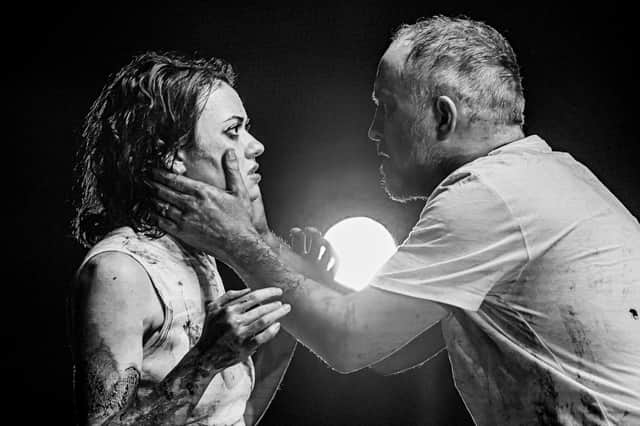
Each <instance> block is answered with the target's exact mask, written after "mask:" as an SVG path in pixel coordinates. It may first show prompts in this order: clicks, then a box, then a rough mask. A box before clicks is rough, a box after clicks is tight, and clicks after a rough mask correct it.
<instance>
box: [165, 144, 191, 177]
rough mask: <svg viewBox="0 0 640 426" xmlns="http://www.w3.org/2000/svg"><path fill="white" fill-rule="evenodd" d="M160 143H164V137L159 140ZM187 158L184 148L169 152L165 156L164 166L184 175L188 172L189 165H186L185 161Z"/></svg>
mask: <svg viewBox="0 0 640 426" xmlns="http://www.w3.org/2000/svg"><path fill="white" fill-rule="evenodd" d="M158 143H159V144H164V141H163V140H162V139H159V140H158ZM186 159H187V155H186V151H185V150H184V148H179V149H178V150H177V151H176V152H175V154H173V153H171V154H167V155H166V156H165V157H164V160H163V162H164V167H165V168H166V169H167V170H169V171H171V172H173V173H175V174H178V175H183V174H185V173H186V172H187V167H186V165H185V161H186Z"/></svg>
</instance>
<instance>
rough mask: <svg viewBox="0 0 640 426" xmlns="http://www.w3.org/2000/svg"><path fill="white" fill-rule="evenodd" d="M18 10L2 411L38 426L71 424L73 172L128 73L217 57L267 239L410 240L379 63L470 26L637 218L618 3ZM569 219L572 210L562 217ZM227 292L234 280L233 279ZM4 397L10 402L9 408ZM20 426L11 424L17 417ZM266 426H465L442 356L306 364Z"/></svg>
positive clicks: (410, 211) (530, 110) (627, 34)
mask: <svg viewBox="0 0 640 426" xmlns="http://www.w3.org/2000/svg"><path fill="white" fill-rule="evenodd" d="M423 3H424V5H423V6H402V5H401V2H398V1H395V2H385V3H383V2H379V4H376V5H373V4H364V5H360V6H356V5H353V4H352V3H349V5H348V2H346V1H345V2H342V3H337V4H333V5H328V4H326V3H324V5H323V6H313V7H312V6H304V5H303V4H302V3H301V4H299V5H298V6H297V7H293V8H292V7H284V6H265V5H263V4H262V3H259V2H256V3H255V4H253V3H252V2H243V3H241V4H238V5H231V4H226V5H216V4H215V3H214V2H197V3H186V2H179V5H178V6H172V7H164V6H159V5H157V4H156V5H151V4H149V5H146V6H142V5H139V4H137V3H136V4H134V3H133V2H132V3H131V4H116V3H110V4H104V5H94V6H84V7H71V6H61V5H59V4H57V5H56V6H55V7H53V6H46V7H43V6H36V5H35V4H32V3H26V2H25V3H24V4H22V5H18V6H17V8H14V9H13V10H9V9H5V10H4V11H3V19H2V21H3V25H2V30H1V31H2V36H3V37H2V39H3V41H4V43H3V52H2V56H3V57H4V61H5V64H4V65H3V66H2V74H3V85H2V90H3V94H4V95H5V96H4V97H3V102H1V104H2V105H3V106H2V108H3V117H4V120H6V121H5V123H4V128H5V129H8V131H6V130H5V131H4V132H3V137H4V140H3V145H2V146H3V148H4V149H5V157H4V166H5V173H4V176H5V177H4V179H3V182H4V191H5V193H7V194H8V199H9V202H7V203H6V204H5V203H3V204H4V208H3V210H4V211H5V213H6V214H5V215H4V216H5V219H4V220H5V229H6V231H8V232H7V233H6V234H5V235H7V236H8V238H7V237H5V238H6V239H5V244H4V245H5V246H6V247H5V248H6V249H7V251H5V256H4V258H5V260H6V261H8V263H7V265H6V266H5V275H4V277H5V280H4V288H5V289H6V291H4V292H3V300H2V302H3V303H2V305H3V309H2V312H3V314H4V315H5V319H4V321H3V326H2V330H3V337H2V342H3V349H2V351H1V352H0V356H2V362H1V365H2V368H3V372H2V377H3V379H4V380H3V384H2V387H3V388H4V390H5V397H4V398H3V399H4V402H5V403H7V406H6V408H5V409H4V410H3V414H2V416H3V417H4V415H5V413H14V414H16V415H17V416H18V417H19V418H21V419H22V420H23V422H24V423H27V424H37V423H44V422H53V421H56V423H58V421H59V422H60V423H63V424H68V423H70V422H71V361H70V356H69V350H68V346H67V341H66V335H65V321H64V320H65V317H64V301H65V295H66V288H67V285H68V282H69V280H70V278H71V276H72V274H73V272H74V269H75V268H76V267H77V265H78V264H79V262H80V260H81V258H82V256H83V254H84V250H83V249H82V248H81V247H80V246H78V245H77V244H76V243H75V242H74V241H73V240H72V239H71V238H70V237H69V234H70V231H69V222H70V220H71V217H72V213H73V209H72V200H73V196H74V194H73V191H72V162H73V157H74V153H75V150H76V147H77V142H78V133H79V129H80V126H81V123H82V120H83V116H84V114H86V112H87V111H88V108H89V106H90V104H91V102H92V101H93V100H94V99H95V97H96V96H97V95H98V93H99V91H100V90H101V88H102V86H103V85H104V84H105V83H106V81H107V78H108V76H109V75H110V74H112V73H114V72H115V71H117V70H118V69H119V68H120V67H121V66H122V65H124V64H125V63H127V62H128V61H129V60H130V58H131V57H132V55H134V54H138V53H141V52H143V51H146V50H173V51H178V52H182V53H186V54H191V53H195V54H197V55H200V56H206V57H208V56H219V57H223V58H225V59H227V60H228V61H230V62H231V63H232V64H233V65H234V67H235V69H236V71H237V72H238V73H239V82H238V86H237V89H238V91H239V93H240V95H241V96H242V98H243V100H244V102H245V106H246V108H247V110H248V112H249V114H250V115H251V116H252V121H253V130H254V134H255V135H256V137H257V138H258V139H260V140H261V141H262V142H263V143H264V144H265V146H266V152H265V154H264V155H263V156H262V157H261V159H260V164H261V172H262V175H263V181H262V183H261V186H262V191H263V194H264V197H265V205H266V208H267V212H268V215H269V219H270V223H271V226H272V228H273V229H274V230H275V231H277V232H278V233H280V234H281V235H286V234H287V231H288V229H289V228H290V227H292V226H300V225H309V224H312V225H315V226H317V227H318V228H320V229H321V230H323V231H324V230H326V229H327V228H328V227H329V226H330V225H332V224H333V223H335V222H336V221H338V220H339V219H342V218H344V217H347V216H353V215H367V216H370V217H373V218H375V219H377V220H379V221H380V222H382V223H383V224H385V225H386V226H387V227H388V228H389V230H390V231H391V232H392V233H393V235H394V237H395V238H396V240H397V241H400V240H402V239H403V238H404V237H405V236H406V234H407V233H408V231H409V229H410V227H411V226H412V224H413V223H414V221H415V219H416V217H417V214H418V213H419V210H420V208H421V204H420V203H410V204H406V205H400V204H395V203H393V202H391V201H389V200H388V199H387V198H386V197H385V194H384V192H383V191H382V189H381V188H380V185H379V183H378V171H377V168H378V160H377V158H376V154H375V148H374V146H373V145H372V144H371V143H369V142H368V141H367V137H366V130H367V127H368V125H369V121H370V119H371V116H372V114H373V111H374V107H373V104H372V103H371V100H370V94H371V89H372V84H373V79H374V76H375V70H376V65H377V62H378V60H379V57H380V56H381V54H382V53H383V52H384V50H385V49H386V47H387V44H388V39H389V36H390V35H391V33H392V30H393V29H395V28H396V27H397V26H398V25H399V24H401V23H405V22H406V23H413V22H415V21H416V20H417V19H418V18H420V17H427V16H430V15H432V14H436V13H442V14H448V15H458V14H466V15H468V16H470V17H473V18H475V19H480V20H484V21H486V22H487V23H489V24H490V25H492V26H494V27H496V28H497V29H498V30H499V31H501V32H502V33H503V34H504V35H506V37H507V38H508V39H509V40H510V41H511V43H512V45H513V47H514V49H515V50H516V53H517V54H518V58H519V61H520V64H521V67H522V73H523V75H524V86H525V94H526V99H527V108H526V120H527V127H526V130H527V133H529V134H532V133H536V134H539V135H541V136H542V137H543V138H545V139H546V140H547V141H548V142H549V143H550V144H551V145H552V146H553V147H554V148H555V149H558V150H564V151H569V152H571V153H572V154H573V155H574V156H575V157H576V158H577V159H578V160H580V161H582V162H583V163H585V164H586V165H587V166H588V167H589V168H591V170H592V171H594V173H595V174H596V175H597V176H598V177H599V178H600V179H601V180H602V181H603V182H604V183H605V184H606V185H607V186H608V187H609V188H610V189H611V191H612V192H613V193H614V194H615V195H617V196H618V198H619V199H620V200H621V201H622V202H623V203H624V204H625V205H626V206H627V208H628V209H629V210H630V211H631V212H632V213H633V214H634V215H635V216H636V217H638V213H639V212H640V198H639V197H638V182H640V179H638V177H639V173H638V169H637V167H636V162H637V160H636V155H637V154H638V152H640V151H639V150H638V148H637V143H638V140H637V137H636V133H635V127H636V126H637V120H636V121H634V120H633V118H632V114H633V115H635V114H636V113H637V107H636V104H637V88H636V86H637V83H638V81H637V78H636V69H635V67H634V64H633V62H634V58H633V57H634V56H635V54H636V49H635V46H636V42H632V41H631V40H632V39H636V37H635V35H632V30H634V29H636V28H634V27H633V26H637V23H636V20H635V19H634V17H633V16H632V13H631V11H630V10H626V9H622V8H619V7H618V6H617V5H616V4H615V3H614V2H601V3H599V4H598V6H597V7H596V6H584V5H583V6H580V7H578V8H574V9H569V8H568V7H562V6H561V5H560V4H559V2H556V3H551V2H550V3H546V4H545V3H540V2H535V4H530V5H527V6H525V7H523V6H521V5H517V4H516V3H515V2H513V3H510V4H502V5H497V4H483V5H481V6H480V5H475V6H473V5H472V2H468V4H464V3H461V2H454V1H450V2H447V5H446V6H437V5H435V3H434V4H429V3H428V2H423ZM558 207H559V208H561V207H562V206H558ZM225 278H226V282H227V284H228V285H229V286H235V285H237V282H236V281H235V277H234V276H233V275H232V274H230V273H229V271H228V270H225ZM7 395H9V398H8V399H7ZM7 415H8V414H7ZM262 424H264V425H296V424H307V425H341V424H367V425H391V424H394V425H410V424H434V425H445V424H469V418H468V415H467V414H466V412H465V410H464V406H463V405H462V403H461V401H460V399H459V397H458V396H457V394H456V392H455V389H454V388H453V384H452V380H451V375H450V367H449V364H448V360H447V357H446V354H442V355H440V356H438V357H437V358H436V359H435V360H433V361H432V362H431V363H429V364H427V365H425V366H424V367H422V368H420V369H419V370H414V371H412V372H411V373H407V374H403V375H399V376H393V377H387V378H384V377H380V376H376V375H374V374H372V373H369V372H367V371H364V372H358V373H355V374H353V375H350V376H343V375H339V374H337V373H335V372H333V371H331V370H330V369H329V368H328V367H327V366H326V365H324V364H323V363H322V362H321V361H319V360H318V359H316V358H315V357H314V356H313V355H312V354H311V353H310V352H309V351H308V350H307V349H306V348H304V347H300V348H299V349H298V351H297V353H296V355H295V358H294V360H293V363H292V365H291V368H290V369H289V372H288V373H287V376H286V378H285V380H284V382H283V384H282V390H281V391H280V393H279V394H278V396H277V397H276V399H275V401H274V402H273V404H272V406H271V409H270V411H269V412H268V413H267V414H266V416H265V418H264V420H263V423H262Z"/></svg>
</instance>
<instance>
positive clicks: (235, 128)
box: [224, 124, 240, 136]
mask: <svg viewBox="0 0 640 426" xmlns="http://www.w3.org/2000/svg"><path fill="white" fill-rule="evenodd" d="M239 131H240V124H236V125H235V126H232V127H229V128H227V130H225V131H224V132H225V133H227V134H228V135H231V136H238V132H239Z"/></svg>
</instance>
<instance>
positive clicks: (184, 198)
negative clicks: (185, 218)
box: [150, 182, 192, 209]
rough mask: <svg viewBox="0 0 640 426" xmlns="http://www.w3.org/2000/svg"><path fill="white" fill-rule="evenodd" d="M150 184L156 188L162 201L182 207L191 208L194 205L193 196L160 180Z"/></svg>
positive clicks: (156, 192)
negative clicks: (176, 189)
mask: <svg viewBox="0 0 640 426" xmlns="http://www.w3.org/2000/svg"><path fill="white" fill-rule="evenodd" d="M150 185H151V186H152V187H153V188H154V189H155V195H156V197H157V198H159V199H160V200H162V201H165V202H168V203H169V204H173V205H174V206H176V207H178V208H180V209H189V208H190V207H192V203H191V202H190V200H192V197H191V196H190V195H188V194H184V193H181V192H178V191H175V190H174V189H172V188H170V187H168V186H165V185H163V184H161V183H158V182H151V183H150Z"/></svg>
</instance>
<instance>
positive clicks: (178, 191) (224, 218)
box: [155, 156, 447, 372]
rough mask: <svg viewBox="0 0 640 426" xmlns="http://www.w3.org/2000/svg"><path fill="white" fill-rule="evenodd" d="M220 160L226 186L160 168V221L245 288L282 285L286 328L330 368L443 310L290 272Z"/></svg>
mask: <svg viewBox="0 0 640 426" xmlns="http://www.w3.org/2000/svg"><path fill="white" fill-rule="evenodd" d="M229 160H231V161H229ZM225 165H226V169H225V171H226V172H227V175H226V178H227V185H228V190H227V191H222V190H220V189H218V188H215V187H212V186H210V185H206V184H204V183H202V182H196V181H194V180H192V179H189V178H186V177H184V176H178V175H171V174H167V173H163V172H161V171H158V172H157V173H156V174H155V177H156V179H157V182H156V183H155V187H156V189H157V195H158V197H159V198H160V199H161V200H162V202H164V203H168V205H167V204H165V205H163V206H162V207H163V208H162V209H159V211H161V212H163V213H162V214H163V215H162V216H159V217H158V223H159V225H160V226H161V227H162V228H163V229H164V230H165V231H167V232H169V233H170V234H172V235H175V236H177V237H178V238H180V239H182V240H183V241H186V242H187V243H189V244H190V245H193V246H195V247H199V248H202V249H204V250H207V251H209V252H210V253H212V254H214V255H215V256H216V257H217V258H219V259H221V260H222V261H224V262H225V263H227V264H228V265H229V266H231V267H232V268H233V269H234V270H236V272H237V273H238V274H239V276H240V277H241V278H242V279H243V280H244V282H245V283H246V284H247V285H248V286H249V287H251V288H261V287H263V286H265V285H274V286H276V287H279V288H281V289H282V290H283V291H284V295H283V298H284V300H285V301H287V302H288V303H290V304H291V305H292V312H291V314H290V315H289V316H288V317H287V319H285V321H284V322H283V325H284V326H285V327H286V328H287V330H288V331H289V332H290V333H292V334H293V335H294V336H295V337H296V338H297V339H298V340H300V341H301V342H302V343H304V344H305V345H306V346H308V347H309V348H310V349H311V350H312V351H314V352H315V353H316V354H317V355H318V356H319V357H320V358H322V359H324V360H325V361H326V362H327V363H328V364H330V365H331V366H333V367H334V368H335V369H337V370H338V371H341V372H351V371H355V370H357V369H360V368H363V367H366V366H369V365H371V364H373V363H375V362H376V361H379V360H381V359H383V358H385V357H386V356H388V355H389V354H391V353H393V352H394V351H395V350H396V349H397V348H399V347H402V346H404V345H405V344H406V343H407V342H409V341H410V340H412V339H413V338H415V337H416V336H417V335H419V334H420V333H422V332H423V331H425V330H426V329H428V328H430V327H431V326H433V325H435V324H436V323H438V321H440V319H442V318H443V317H444V316H445V315H446V314H447V311H446V310H445V309H444V308H443V307H442V306H441V305H439V304H436V303H433V302H430V301H427V300H421V299H415V298H411V297H406V296H403V295H399V294H393V293H390V292H385V291H382V290H379V289H376V288H366V289H365V290H362V291H359V292H355V293H351V294H347V295H343V294H340V293H339V292H337V291H334V290H331V289H328V288H327V287H326V286H323V285H322V284H320V283H318V282H316V281H315V280H312V279H309V278H307V277H305V276H304V275H302V274H300V273H298V272H296V271H295V270H293V269H292V268H291V267H289V266H288V265H287V264H286V263H284V262H283V261H282V259H281V258H280V257H279V255H278V253H276V252H274V251H273V250H272V249H271V248H270V246H269V245H268V244H267V243H266V242H265V241H264V240H263V239H262V237H261V236H260V233H259V232H258V231H257V230H256V229H255V227H254V226H253V225H252V222H251V216H250V213H248V212H250V202H249V200H248V196H247V193H246V188H245V187H244V183H243V182H242V178H241V177H240V173H239V170H238V165H237V160H236V161H234V160H233V159H230V158H228V156H225Z"/></svg>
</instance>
